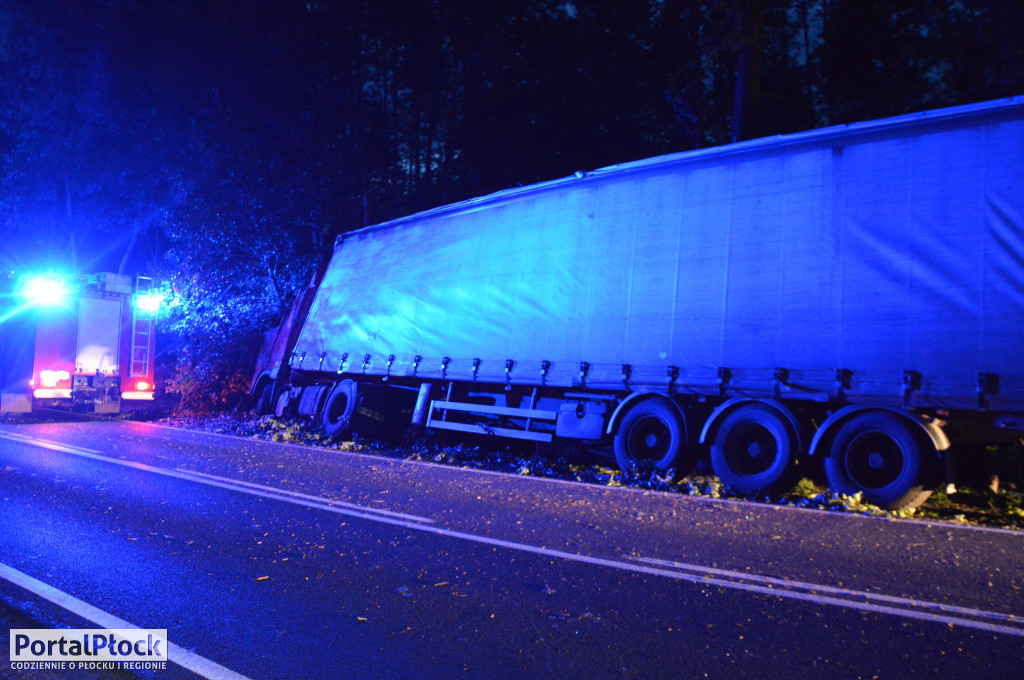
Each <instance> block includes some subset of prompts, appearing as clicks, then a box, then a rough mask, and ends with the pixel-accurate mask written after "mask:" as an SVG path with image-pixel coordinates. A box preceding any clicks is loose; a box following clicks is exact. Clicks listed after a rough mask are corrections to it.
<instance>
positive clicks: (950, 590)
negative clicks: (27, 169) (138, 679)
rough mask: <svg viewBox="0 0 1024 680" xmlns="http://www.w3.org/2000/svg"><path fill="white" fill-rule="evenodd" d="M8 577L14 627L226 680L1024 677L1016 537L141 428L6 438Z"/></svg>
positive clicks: (4, 593) (1021, 568) (2, 527)
mask: <svg viewBox="0 0 1024 680" xmlns="http://www.w3.org/2000/svg"><path fill="white" fill-rule="evenodd" d="M0 570H6V571H4V573H6V574H7V575H8V576H5V577H3V578H0V609H3V610H6V616H7V617H8V619H7V620H9V621H10V620H14V619H13V618H11V617H15V618H17V619H18V620H19V621H21V620H24V618H25V617H30V618H31V620H33V621H37V622H42V623H43V624H45V625H49V626H66V627H75V628H86V627H88V628H94V627H102V626H97V625H95V624H94V623H89V622H88V621H87V620H86V619H84V618H82V616H81V612H79V613H78V614H76V613H72V612H70V611H67V610H66V609H65V608H64V607H62V606H57V605H55V604H53V603H52V602H51V601H49V600H48V599H47V597H46V596H41V595H38V594H35V593H33V592H30V590H27V589H26V588H25V587H22V586H21V585H16V584H15V583H13V582H11V580H9V575H10V574H20V575H24V576H27V577H29V578H31V579H34V580H35V581H37V582H40V583H42V584H45V586H46V587H47V588H50V589H54V590H47V591H45V592H49V593H50V599H53V597H52V593H53V592H59V593H61V594H63V595H66V596H71V598H74V599H73V600H72V602H79V603H83V604H85V605H87V606H89V607H92V608H95V610H90V611H98V612H101V613H102V615H104V616H112V617H116V618H117V619H119V620H122V621H124V622H127V623H128V624H130V625H133V626H138V627H141V628H166V629H167V630H168V634H169V637H170V641H171V642H172V643H173V644H174V645H176V647H175V649H177V650H180V651H181V655H182V659H183V660H184V659H185V657H186V656H187V663H186V665H189V666H191V667H192V668H193V669H200V671H201V672H200V675H205V676H206V677H217V678H229V677H238V676H242V677H248V678H253V679H262V678H353V679H361V678H450V677H464V678H587V679H588V680H595V679H597V678H703V677H711V678H832V679H834V678H857V677H863V678H876V677H877V678H908V677H944V678H958V679H959V678H1004V677H1005V678H1014V679H1017V678H1020V677H1021V676H1022V675H1024V533H1021V532H1010V531H1000V530H990V529H977V528H969V527H960V526H953V525H939V524H927V523H919V522H901V521H892V520H879V519H871V518H866V517H861V516H853V515H831V514H827V513H822V512H815V511H807V510H799V509H794V508H785V507H776V506H764V505H756V504H749V503H742V502H731V501H715V500H711V499H705V498H694V497H686V496H679V495H669V494H662V493H657V492H644V491H636V490H631V489H623V488H605V487H595V486H584V485H579V484H571V483H565V482H553V481H548V480H544V479H537V478H532V477H516V476H505V475H497V474H491V473H486V472H479V471H470V470H462V469H455V468H448V467H439V466H431V465H427V464H422V463H412V462H403V461H396V460H392V459H386V458H377V457H373V456H369V455H365V454H352V453H340V452H337V451H327V450H316V449H308V448H302V447H298V446H289V445H284V444H273V443H267V442H257V441H248V440H243V439H236V438H230V437H225V436H217V435H211V434H206V433H195V432H188V431H183V430H175V429H171V428H166V427H160V426H155V425H149V424H142V423H112V422H107V423H92V422H90V423H60V424H45V425H11V424H4V425H0ZM97 616H99V615H97ZM3 620H4V619H2V618H0V621H3ZM6 632H7V631H6V630H4V631H0V634H3V633H6ZM3 642H4V644H3V647H4V650H5V651H4V652H3V654H6V647H7V646H6V640H3ZM171 659H172V661H174V660H175V654H174V651H173V650H172V654H171ZM197 660H198V661H197ZM0 661H3V662H4V663H3V664H2V666H0V675H2V674H3V673H5V672H7V673H9V674H13V671H10V669H9V668H10V665H9V663H7V658H6V657H4V658H2V659H0ZM183 662H184V661H183ZM203 663H206V664H207V665H206V666H205V667H203V666H202V664H203ZM202 668H205V670H202ZM233 674H238V675H237V676H236V675H233ZM144 675H145V674H144ZM23 677H30V676H28V675H25V676H23ZM33 677H34V676H33ZM40 677H44V676H40ZM46 677H48V676H46ZM145 677H154V678H161V679H168V680H169V679H170V678H179V677H196V675H195V674H194V673H193V672H192V671H189V670H187V669H186V668H184V667H182V666H179V665H178V664H177V663H172V664H171V665H170V667H169V668H168V669H167V670H161V671H154V672H152V673H151V674H149V675H145Z"/></svg>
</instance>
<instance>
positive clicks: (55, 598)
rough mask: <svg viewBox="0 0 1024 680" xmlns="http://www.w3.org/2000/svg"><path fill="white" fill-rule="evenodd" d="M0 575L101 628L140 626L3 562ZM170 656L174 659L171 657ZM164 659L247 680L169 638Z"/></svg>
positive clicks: (210, 676)
mask: <svg viewBox="0 0 1024 680" xmlns="http://www.w3.org/2000/svg"><path fill="white" fill-rule="evenodd" d="M0 578H2V579H4V580H5V581H8V582H10V583H13V584H14V585H16V586H18V587H19V588H23V589H25V590H27V591H29V592H30V593H32V594H33V595H36V596H38V597H41V598H43V599H44V600H47V601H48V602H51V603H53V604H55V605H57V606H58V607H60V608H61V609H64V610H66V611H69V612H71V613H72V614H74V615H75V616H78V617H81V618H83V619H85V620H86V621H89V622H91V623H94V624H96V625H97V626H99V627H101V628H106V629H117V628H133V629H138V628H139V627H138V626H136V625H133V624H131V623H128V622H127V621H125V620H123V619H119V618H118V617H116V616H114V615H113V614H110V613H108V612H105V611H103V610H102V609H100V608H98V607H95V606H93V605H91V604H89V603H88V602H85V601H83V600H79V599H78V598H77V597H75V596H74V595H71V594H69V593H65V592H64V591H63V590H59V589H57V588H54V587H53V586H51V585H49V584H47V583H44V582H42V581H40V580H39V579H37V578H33V577H32V576H29V575H28V574H25V573H23V572H20V571H18V570H17V569H15V568H14V567H11V566H8V565H6V564H3V563H2V562H0ZM172 655H173V657H174V658H172ZM167 661H169V662H170V663H173V664H177V665H179V666H181V667H182V668H185V669H187V670H190V671H192V672H193V673H195V674H196V675H199V676H202V677H204V678H207V680H250V679H249V678H248V677H247V676H245V675H242V674H241V673H236V672H235V671H233V670H231V669H230V668H226V667H224V666H221V665H220V664H219V663H217V662H216V661H211V660H210V659H207V658H206V657H203V656H200V655H198V654H196V653H195V652H190V651H189V650H187V649H184V648H183V647H180V646H178V645H176V644H174V643H173V642H171V641H170V640H168V641H167Z"/></svg>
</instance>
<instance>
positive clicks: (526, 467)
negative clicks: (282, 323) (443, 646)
mask: <svg viewBox="0 0 1024 680" xmlns="http://www.w3.org/2000/svg"><path fill="white" fill-rule="evenodd" d="M161 422H162V423H163V424H165V425H172V426H175V427H182V428H185V429H191V430H203V431H206V432H216V433H219V434H231V435H235V436H239V437H247V438H250V439H259V440H264V441H277V442H287V443H290V444H299V445H304V446H311V447H316V448H321V449H328V450H335V451H345V452H360V451H365V452H372V453H373V454H375V455H379V456H389V457H392V458H399V459H404V460H411V461H420V462H426V463H438V464H442V465H450V466H454V467H461V468H469V469H477V470H490V471H495V472H504V473H508V474H514V475H529V476H533V477H546V478H550V479H563V480H568V481H576V482H581V483H587V484H599V485H602V486H609V487H630V488H635V489H643V490H649V491H664V492H669V493H680V494H684V495H688V496H702V497H705V498H727V499H745V500H751V501H762V502H775V503H778V504H781V505H789V506H793V507H799V508H810V509H816V510H823V511H827V512H853V513H859V514H864V515H868V516H872V517H885V518H895V519H924V520H931V521H935V520H940V521H948V522H951V523H958V524H974V525H983V526H998V527H1005V528H1012V529H1022V530H1024V493H1022V492H1021V490H1019V489H1016V488H1012V487H1010V486H1009V485H1005V484H1000V485H999V486H996V485H995V484H991V485H987V488H985V489H984V490H983V491H974V490H971V489H968V488H963V487H960V486H954V485H952V484H950V485H946V486H945V487H943V489H942V490H939V491H936V492H935V493H933V494H932V496H931V498H929V500H928V501H927V502H926V503H925V504H924V505H922V506H921V507H919V508H916V509H911V510H902V511H887V510H884V509H882V508H880V507H878V506H875V505H872V504H870V503H866V502H864V501H863V500H862V499H861V498H860V495H859V494H856V495H853V496H847V495H844V494H837V493H835V492H834V491H832V490H831V489H829V488H827V487H826V486H825V485H824V484H820V483H818V482H816V481H814V480H811V479H808V478H804V479H801V480H800V481H799V482H798V483H797V484H796V486H794V487H793V489H792V490H791V491H790V492H789V493H787V494H785V495H784V496H783V497H782V498H780V499H768V498H753V497H750V496H745V495H743V494H738V493H734V492H733V491H732V490H731V489H729V488H728V487H726V486H725V485H723V484H722V483H721V482H720V481H719V480H718V478H716V477H714V476H713V475H712V474H711V472H710V470H709V469H706V468H705V469H701V468H698V471H697V473H696V474H691V475H688V476H686V477H681V478H677V475H676V474H675V472H674V471H673V470H669V471H667V472H660V471H657V470H653V469H652V470H646V471H645V470H632V471H630V473H629V474H626V473H624V472H623V471H621V470H619V469H617V468H614V467H608V462H607V459H605V458H599V457H597V456H594V455H592V454H589V453H587V452H585V451H582V450H580V449H579V448H578V447H574V446H572V445H566V446H561V447H560V446H554V445H545V446H537V447H535V448H532V449H531V448H527V447H526V446H524V445H522V444H516V443H513V444H509V445H506V446H504V447H503V448H498V447H492V446H480V445H474V444H469V443H466V442H465V441H457V440H452V439H449V438H447V437H446V436H445V435H444V434H443V433H441V434H437V435H435V434H422V433H421V434H417V435H414V436H409V435H407V436H406V438H405V440H404V441H401V442H398V443H395V442H384V443H380V442H370V441H367V440H365V439H363V438H361V437H359V436H358V435H355V436H353V437H352V438H351V440H348V441H328V440H327V439H326V438H325V437H324V436H323V435H322V434H321V433H320V432H318V431H317V428H316V426H315V424H314V423H313V422H312V421H309V420H306V419H301V418H275V417H274V416H263V417H261V418H256V417H252V416H246V415H245V414H231V415H219V416H176V417H173V418H166V419H164V420H162V421H161ZM989 481H991V480H989Z"/></svg>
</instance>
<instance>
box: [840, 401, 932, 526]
mask: <svg viewBox="0 0 1024 680" xmlns="http://www.w3.org/2000/svg"><path fill="white" fill-rule="evenodd" d="M937 458H938V454H937V453H936V451H935V446H934V444H932V443H931V441H930V440H929V439H928V437H927V436H926V435H925V434H924V433H923V432H920V431H917V430H916V429H915V426H914V425H913V424H912V423H910V422H908V421H907V420H906V419H905V418H903V417H901V416H898V415H896V414H894V413H887V412H885V411H868V412H866V413H862V414H860V415H857V416H854V417H853V418H851V419H850V420H849V421H847V423H846V424H845V425H843V426H842V427H841V428H839V432H837V433H836V437H835V439H834V440H833V441H832V448H831V450H830V452H829V456H828V458H826V459H825V474H826V476H827V477H828V482H829V485H830V486H831V487H832V488H833V489H835V490H836V491H838V492H839V493H845V494H850V495H852V494H855V493H858V492H859V493H860V494H861V497H862V498H863V499H864V500H866V501H868V502H870V503H874V504H875V505H878V506H880V507H883V508H886V509H888V510H898V509H900V508H908V507H917V506H918V505H920V504H921V503H923V502H924V501H925V500H926V499H927V498H928V496H930V495H931V490H930V489H928V490H926V489H925V485H924V478H925V472H926V467H927V461H928V460H935V459H937Z"/></svg>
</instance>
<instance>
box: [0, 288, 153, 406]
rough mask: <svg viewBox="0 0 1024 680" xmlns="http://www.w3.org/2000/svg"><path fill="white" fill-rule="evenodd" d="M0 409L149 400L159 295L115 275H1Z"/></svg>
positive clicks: (114, 403) (102, 404)
mask: <svg viewBox="0 0 1024 680" xmlns="http://www.w3.org/2000/svg"><path fill="white" fill-rule="evenodd" d="M5 278H6V280H5V281H4V284H5V285H4V287H5V288H7V289H8V290H7V291H6V293H5V294H4V295H3V302H4V304H3V305H0V309H2V310H3V311H2V314H0V317H2V321H0V330H2V334H0V393H2V401H0V413H29V412H31V411H33V410H34V409H36V408H39V407H55V408H73V409H75V410H84V411H92V412H95V413H101V414H102V413H118V412H120V410H121V404H122V400H127V401H135V400H144V401H151V400H152V399H153V394H154V388H155V384H156V383H155V375H154V373H155V349H156V318H157V311H158V307H159V296H158V295H157V294H156V292H155V291H154V290H153V285H152V279H150V278H148V277H144V276H140V277H136V278H134V279H133V277H131V276H127V275H119V274H113V273H108V272H104V273H99V274H92V275H86V276H77V275H74V276H71V275H67V276H65V275H60V274H46V275H40V276H29V277H14V276H10V275H8V276H7V277H5Z"/></svg>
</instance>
